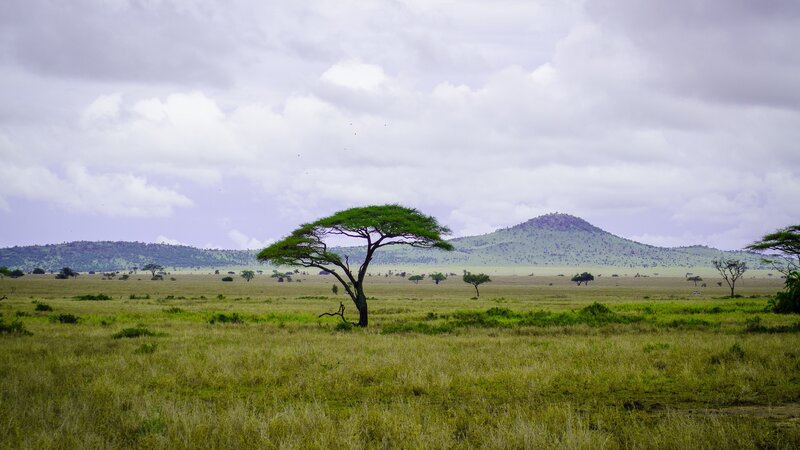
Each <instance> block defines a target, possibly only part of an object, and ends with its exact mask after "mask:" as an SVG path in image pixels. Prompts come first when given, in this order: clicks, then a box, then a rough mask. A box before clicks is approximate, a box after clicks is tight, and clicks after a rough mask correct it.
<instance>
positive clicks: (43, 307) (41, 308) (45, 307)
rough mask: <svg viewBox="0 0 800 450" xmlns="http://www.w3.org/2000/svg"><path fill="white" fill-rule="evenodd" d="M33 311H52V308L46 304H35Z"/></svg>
mask: <svg viewBox="0 0 800 450" xmlns="http://www.w3.org/2000/svg"><path fill="white" fill-rule="evenodd" d="M34 310H35V311H52V310H53V308H52V307H51V306H50V305H48V304H46V303H37V304H36V308H34Z"/></svg>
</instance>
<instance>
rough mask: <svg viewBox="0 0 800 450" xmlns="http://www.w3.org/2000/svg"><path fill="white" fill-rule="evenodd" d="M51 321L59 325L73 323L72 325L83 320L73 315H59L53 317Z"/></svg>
mask: <svg viewBox="0 0 800 450" xmlns="http://www.w3.org/2000/svg"><path fill="white" fill-rule="evenodd" d="M51 320H52V321H53V322H58V323H71V324H76V323H78V322H79V321H80V320H81V319H80V317H78V316H76V315H73V314H59V315H57V316H54V317H53V318H52V319H51Z"/></svg>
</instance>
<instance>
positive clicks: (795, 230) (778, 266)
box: [745, 225, 800, 276]
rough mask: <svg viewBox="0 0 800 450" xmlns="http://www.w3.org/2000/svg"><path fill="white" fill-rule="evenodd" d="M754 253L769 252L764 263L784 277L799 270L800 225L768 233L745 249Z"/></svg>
mask: <svg viewBox="0 0 800 450" xmlns="http://www.w3.org/2000/svg"><path fill="white" fill-rule="evenodd" d="M745 248H746V249H748V250H753V251H756V252H764V251H771V252H772V253H771V254H768V255H766V258H764V261H766V262H767V263H770V264H772V266H773V268H774V269H775V270H777V271H779V272H781V273H782V274H784V275H787V276H788V275H789V272H793V271H797V270H800V225H791V226H788V227H786V228H782V229H780V230H778V231H776V232H774V233H770V234H767V235H765V236H764V237H762V238H761V240H760V241H756V242H753V243H752V244H750V245H748V246H747V247H745Z"/></svg>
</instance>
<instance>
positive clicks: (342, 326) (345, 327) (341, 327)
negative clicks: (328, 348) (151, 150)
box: [333, 322, 353, 331]
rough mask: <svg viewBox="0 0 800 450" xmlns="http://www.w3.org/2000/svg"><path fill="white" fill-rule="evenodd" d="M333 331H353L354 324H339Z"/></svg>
mask: <svg viewBox="0 0 800 450" xmlns="http://www.w3.org/2000/svg"><path fill="white" fill-rule="evenodd" d="M333 329H334V330H336V331H350V330H352V329H353V324H352V323H350V322H339V323H337V324H336V326H335V327H333Z"/></svg>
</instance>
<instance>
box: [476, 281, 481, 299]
mask: <svg viewBox="0 0 800 450" xmlns="http://www.w3.org/2000/svg"><path fill="white" fill-rule="evenodd" d="M480 296H481V293H480V292H478V285H477V284H476V285H475V297H480Z"/></svg>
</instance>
